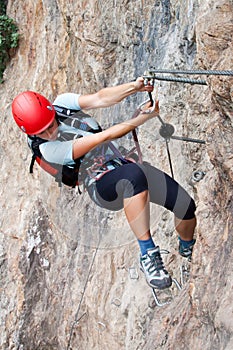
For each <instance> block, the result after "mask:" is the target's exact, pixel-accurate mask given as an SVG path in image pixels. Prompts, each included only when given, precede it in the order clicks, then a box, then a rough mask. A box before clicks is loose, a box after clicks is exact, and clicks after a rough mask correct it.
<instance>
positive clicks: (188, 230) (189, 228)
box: [175, 217, 197, 241]
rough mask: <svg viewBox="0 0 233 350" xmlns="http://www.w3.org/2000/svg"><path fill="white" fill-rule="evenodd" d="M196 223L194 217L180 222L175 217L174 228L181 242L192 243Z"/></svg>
mask: <svg viewBox="0 0 233 350" xmlns="http://www.w3.org/2000/svg"><path fill="white" fill-rule="evenodd" d="M196 223H197V220H196V217H194V218H192V219H189V220H181V219H179V218H177V217H175V228H176V231H177V232H178V234H179V236H180V238H181V239H182V240H183V241H192V239H193V236H194V230H195V227H196Z"/></svg>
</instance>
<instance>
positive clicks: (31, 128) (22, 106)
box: [12, 91, 55, 135]
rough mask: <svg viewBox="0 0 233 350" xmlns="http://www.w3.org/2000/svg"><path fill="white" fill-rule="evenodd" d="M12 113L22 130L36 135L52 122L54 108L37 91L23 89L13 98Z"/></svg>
mask: <svg viewBox="0 0 233 350" xmlns="http://www.w3.org/2000/svg"><path fill="white" fill-rule="evenodd" d="M12 114H13V117H14V119H15V121H16V124H17V125H18V126H19V127H20V129H21V130H22V131H23V132H25V133H26V134H28V135H36V134H39V133H41V132H42V131H44V130H45V129H46V128H47V127H48V126H49V125H50V124H51V123H52V121H53V119H54V118H55V109H54V107H53V105H52V104H51V103H50V102H49V101H48V100H47V99H46V98H45V97H44V96H42V95H40V94H38V93H37V92H33V91H25V92H22V93H21V94H19V95H18V96H16V97H15V99H14V100H13V103H12Z"/></svg>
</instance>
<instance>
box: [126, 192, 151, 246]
mask: <svg viewBox="0 0 233 350" xmlns="http://www.w3.org/2000/svg"><path fill="white" fill-rule="evenodd" d="M124 211H125V215H126V218H127V220H128V223H129V225H130V227H131V229H132V231H133V232H134V234H135V236H136V237H137V239H140V240H147V239H149V238H150V237H151V234H150V207H149V193H148V190H146V191H143V192H141V193H138V194H136V195H135V196H133V197H130V198H125V199H124Z"/></svg>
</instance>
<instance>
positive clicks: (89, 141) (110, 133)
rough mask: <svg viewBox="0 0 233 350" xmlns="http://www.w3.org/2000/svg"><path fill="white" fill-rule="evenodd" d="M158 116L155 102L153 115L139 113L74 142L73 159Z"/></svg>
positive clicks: (157, 107)
mask: <svg viewBox="0 0 233 350" xmlns="http://www.w3.org/2000/svg"><path fill="white" fill-rule="evenodd" d="M158 114H159V106H158V102H156V108H155V110H154V111H153V113H143V112H141V113H139V115H138V116H137V117H136V118H132V119H130V120H128V121H125V122H123V123H120V124H117V125H114V126H111V127H110V128H108V129H106V130H104V131H101V132H99V133H97V134H93V135H90V136H85V137H82V138H80V139H77V140H75V141H74V143H73V159H77V158H80V157H82V156H83V155H85V154H86V153H88V152H90V151H91V150H92V149H93V148H95V147H96V146H98V145H100V144H101V143H103V142H106V141H111V140H114V139H117V138H119V137H122V136H124V135H126V134H128V133H129V132H130V131H132V130H134V129H135V128H137V127H138V126H140V125H142V124H144V123H145V122H146V121H147V120H149V119H152V118H154V117H156V116H158Z"/></svg>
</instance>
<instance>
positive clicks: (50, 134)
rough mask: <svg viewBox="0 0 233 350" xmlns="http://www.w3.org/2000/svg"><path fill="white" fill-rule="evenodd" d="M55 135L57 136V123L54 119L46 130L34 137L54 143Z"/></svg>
mask: <svg viewBox="0 0 233 350" xmlns="http://www.w3.org/2000/svg"><path fill="white" fill-rule="evenodd" d="M57 134H58V123H57V121H56V119H54V120H53V121H52V123H51V124H50V125H49V126H48V127H47V129H45V130H44V131H42V132H40V133H39V134H37V135H36V136H38V137H40V138H41V139H44V140H48V141H54V140H56V138H57Z"/></svg>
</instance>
